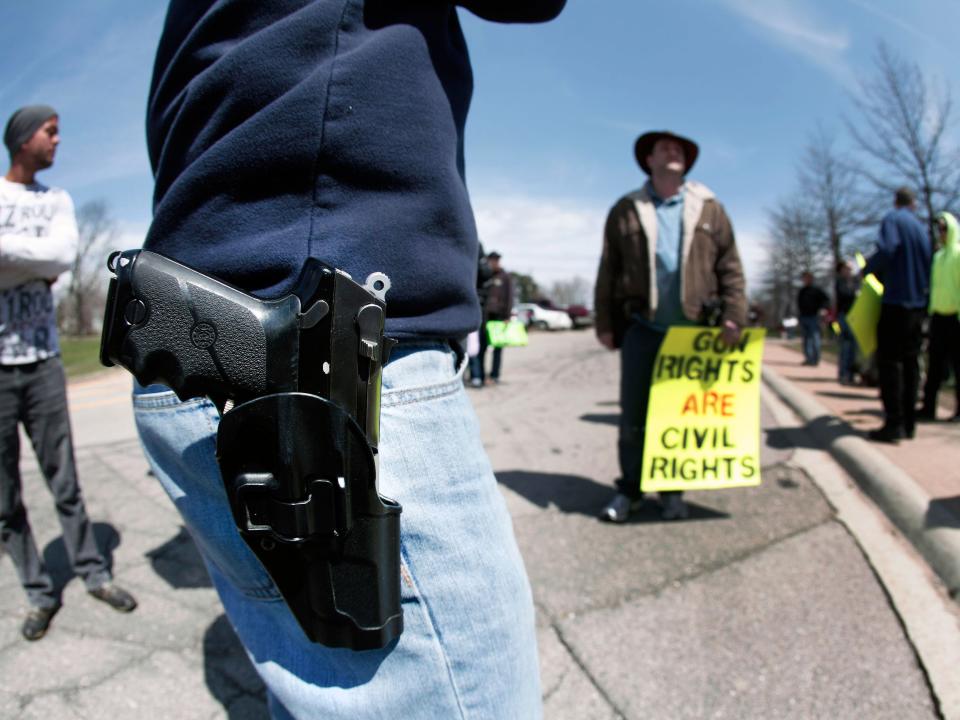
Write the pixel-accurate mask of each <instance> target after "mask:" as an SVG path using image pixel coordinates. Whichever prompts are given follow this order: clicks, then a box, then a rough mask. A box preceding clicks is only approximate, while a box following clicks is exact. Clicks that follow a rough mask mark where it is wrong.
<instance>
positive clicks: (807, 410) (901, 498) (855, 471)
mask: <svg viewBox="0 0 960 720" xmlns="http://www.w3.org/2000/svg"><path fill="white" fill-rule="evenodd" d="M763 381H764V382H765V383H766V384H767V387H769V388H770V389H771V390H772V391H773V392H774V393H776V395H777V396H778V397H779V398H780V399H781V400H783V401H784V402H785V403H786V404H787V405H789V406H790V407H791V408H792V409H793V411H794V412H795V413H797V415H799V416H800V417H801V418H802V419H803V420H804V422H806V423H808V425H809V427H808V430H809V431H810V432H811V433H812V434H813V436H814V438H816V440H817V441H818V442H820V443H822V444H823V446H824V447H825V448H826V449H827V450H829V452H830V454H831V455H833V457H834V459H835V460H836V461H837V462H838V463H840V465H841V466H842V467H843V468H844V470H846V471H847V472H848V473H849V474H850V476H851V477H852V478H853V479H854V480H855V481H856V482H857V484H858V485H860V487H861V488H863V490H864V491H865V492H866V493H867V495H869V496H870V497H871V498H872V499H873V501H874V502H875V503H876V504H877V505H878V506H879V507H880V508H881V509H882V510H883V511H884V513H886V515H887V517H889V518H890V520H891V521H892V522H893V523H894V525H896V526H897V527H898V528H899V529H900V531H901V532H902V533H903V534H904V535H905V536H906V537H907V538H908V539H909V540H910V542H912V543H913V545H914V547H916V548H917V550H919V551H920V553H921V554H922V555H923V557H924V558H925V559H926V561H927V562H928V563H929V564H930V567H931V568H933V570H934V572H936V573H937V575H939V576H940V579H941V580H943V582H944V584H945V585H946V586H947V591H948V592H949V593H950V596H951V597H953V598H954V599H960V529H958V528H956V527H953V526H952V525H953V523H954V522H955V521H954V520H953V518H951V517H950V516H948V515H947V513H945V512H944V511H943V510H941V509H940V508H939V507H938V506H936V505H934V506H932V507H931V505H930V497H929V496H928V495H927V494H926V492H924V491H923V490H922V489H921V488H920V487H919V486H918V485H917V484H916V483H915V482H914V481H913V479H912V478H911V477H910V476H909V475H907V474H906V473H905V472H903V470H901V469H900V468H899V467H897V466H896V465H894V464H893V463H891V462H890V460H889V458H887V457H886V456H885V455H883V454H882V453H880V452H879V451H878V450H877V449H876V448H874V447H873V446H872V445H871V444H870V443H869V442H868V441H867V440H865V439H863V438H862V437H860V436H859V435H855V434H852V431H851V430H850V428H849V426H848V425H847V424H846V423H844V422H843V421H841V420H840V419H839V418H837V417H835V416H834V415H833V413H831V412H830V411H829V410H828V409H827V408H826V407H824V406H823V405H821V404H820V403H819V402H817V401H816V400H814V399H813V398H811V397H810V396H809V395H808V394H806V393H805V392H803V391H802V390H799V389H797V388H796V387H795V386H794V385H793V383H791V382H790V381H789V380H786V379H784V378H782V377H780V376H779V375H778V374H777V373H776V372H774V371H773V370H771V369H770V368H769V367H764V368H763Z"/></svg>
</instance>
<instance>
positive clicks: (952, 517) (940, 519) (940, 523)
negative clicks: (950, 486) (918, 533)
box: [924, 495, 960, 528]
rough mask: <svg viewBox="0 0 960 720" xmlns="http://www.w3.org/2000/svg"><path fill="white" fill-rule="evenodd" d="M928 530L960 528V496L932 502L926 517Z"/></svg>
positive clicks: (937, 499)
mask: <svg viewBox="0 0 960 720" xmlns="http://www.w3.org/2000/svg"><path fill="white" fill-rule="evenodd" d="M924 526H925V527H928V528H935V527H946V528H960V495H954V496H953V497H947V498H936V499H935V500H931V501H930V504H929V505H928V506H927V514H926V516H925V517H924Z"/></svg>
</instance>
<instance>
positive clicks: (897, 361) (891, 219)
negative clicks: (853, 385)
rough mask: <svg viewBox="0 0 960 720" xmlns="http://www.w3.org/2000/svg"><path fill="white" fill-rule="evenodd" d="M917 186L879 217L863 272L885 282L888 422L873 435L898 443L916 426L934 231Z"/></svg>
mask: <svg viewBox="0 0 960 720" xmlns="http://www.w3.org/2000/svg"><path fill="white" fill-rule="evenodd" d="M915 205H916V201H915V197H914V194H913V191H912V190H910V189H909V188H900V189H899V190H897V192H896V195H895V198H894V209H893V210H891V211H890V212H889V213H887V214H886V216H884V218H883V221H882V222H881V223H880V237H879V238H878V239H877V251H876V253H874V254H873V255H872V256H871V257H870V259H869V260H868V261H867V265H866V267H865V268H864V270H863V272H864V274H865V275H866V274H869V273H874V274H875V275H876V276H877V277H878V278H879V279H880V281H881V282H882V283H883V305H882V307H881V310H880V323H879V325H878V326H877V370H878V372H879V375H880V399H881V401H882V402H883V412H884V422H883V425H882V426H881V427H879V428H877V429H876V430H871V431H870V433H869V437H870V439H871V440H876V441H878V442H889V443H895V442H897V441H898V440H901V439H904V438H912V437H913V436H914V432H915V426H916V402H917V386H918V384H919V378H920V370H919V366H918V358H919V356H920V346H921V343H922V341H923V331H922V326H923V319H924V317H925V316H926V309H927V300H928V297H929V293H930V260H931V247H930V237H929V236H928V235H927V231H926V229H925V228H924V226H923V224H922V223H921V222H920V221H919V220H918V219H917V216H916V213H915V211H914V207H915Z"/></svg>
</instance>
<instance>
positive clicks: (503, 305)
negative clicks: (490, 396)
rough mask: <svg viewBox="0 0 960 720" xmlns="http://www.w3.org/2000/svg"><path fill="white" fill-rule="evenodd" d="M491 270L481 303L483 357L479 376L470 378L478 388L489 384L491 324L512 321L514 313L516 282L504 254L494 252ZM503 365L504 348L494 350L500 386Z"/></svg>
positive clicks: (493, 378)
mask: <svg viewBox="0 0 960 720" xmlns="http://www.w3.org/2000/svg"><path fill="white" fill-rule="evenodd" d="M487 267H488V268H489V272H490V276H489V277H488V278H487V279H486V281H485V282H484V283H483V289H482V293H483V294H482V296H481V301H482V302H483V324H482V325H481V327H480V354H479V355H478V356H477V360H476V363H475V365H474V367H475V368H476V370H477V373H476V374H472V375H471V377H470V383H471V384H472V385H473V386H474V387H483V385H484V383H485V382H486V373H485V369H484V365H485V363H486V357H487V348H488V347H490V338H489V336H488V334H487V328H486V324H487V321H488V320H509V319H510V312H511V311H512V309H513V280H512V279H511V278H510V273H508V272H507V271H506V270H504V269H503V267H501V265H500V253H498V252H492V253H490V254H489V255H487ZM502 363H503V348H502V347H495V348H494V349H493V366H492V367H491V368H490V382H492V383H498V382H500V368H501V365H502Z"/></svg>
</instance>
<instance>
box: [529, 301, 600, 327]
mask: <svg viewBox="0 0 960 720" xmlns="http://www.w3.org/2000/svg"><path fill="white" fill-rule="evenodd" d="M537 305H539V306H540V307H542V308H543V309H544V310H555V311H557V312H565V313H566V314H567V315H569V316H570V320H571V322H572V323H573V327H575V328H581V327H589V326H590V325H593V314H592V313H591V312H590V311H589V310H587V308H586V307H584V306H583V305H567V306H563V305H556V304H554V302H553V300H551V299H550V298H540V299H539V300H537Z"/></svg>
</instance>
